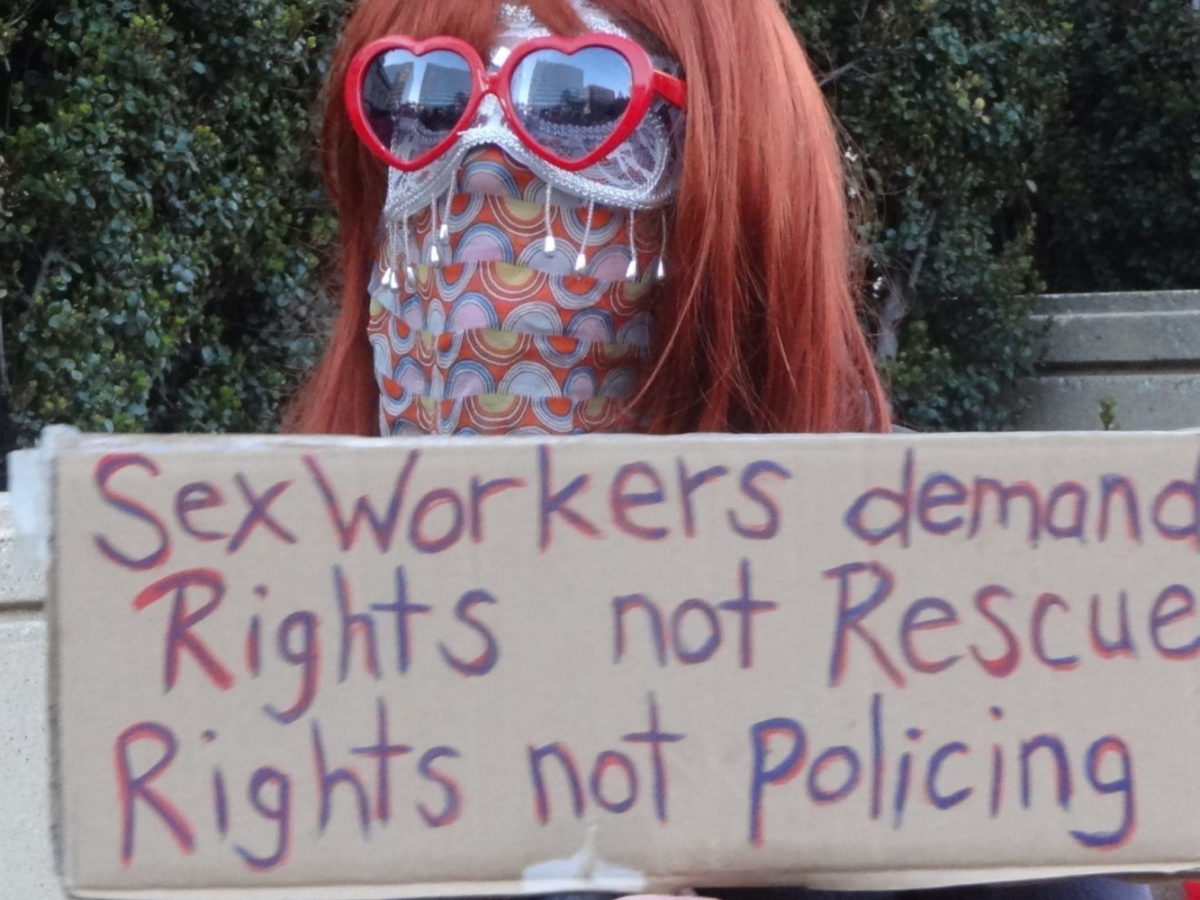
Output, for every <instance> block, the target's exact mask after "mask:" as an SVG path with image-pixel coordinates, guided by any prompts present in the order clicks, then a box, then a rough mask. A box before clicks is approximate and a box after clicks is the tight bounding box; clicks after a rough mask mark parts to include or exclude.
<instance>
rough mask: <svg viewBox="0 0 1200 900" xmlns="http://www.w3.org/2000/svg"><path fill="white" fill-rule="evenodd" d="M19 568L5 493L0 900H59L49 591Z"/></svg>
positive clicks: (0, 542) (1, 518) (0, 596)
mask: <svg viewBox="0 0 1200 900" xmlns="http://www.w3.org/2000/svg"><path fill="white" fill-rule="evenodd" d="M22 562H24V561H23V560H22V559H20V558H19V557H18V555H17V553H16V548H15V547H14V544H13V531H12V520H11V516H10V512H9V505H8V497H7V495H6V494H0V808H3V810H4V814H3V815H2V816H0V898H4V900H9V898H11V900H18V898H19V900H61V898H62V897H63V896H64V894H63V892H62V890H61V889H60V888H59V886H58V880H57V878H56V876H55V874H54V863H53V854H52V850H51V840H50V764H49V756H50V748H49V741H48V739H47V728H46V708H47V705H48V701H47V686H46V622H45V618H44V615H43V609H42V605H43V598H44V597H45V593H46V589H45V583H44V580H43V578H42V577H41V576H40V574H38V573H34V572H32V571H30V567H29V566H28V565H22Z"/></svg>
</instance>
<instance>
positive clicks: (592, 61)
mask: <svg viewBox="0 0 1200 900" xmlns="http://www.w3.org/2000/svg"><path fill="white" fill-rule="evenodd" d="M632 89H633V70H632V69H631V68H630V66H629V63H628V61H626V59H625V57H624V56H622V55H621V54H620V53H618V52H617V51H615V50H610V49H608V48H607V47H587V48H585V49H583V50H580V51H578V52H576V53H573V54H571V55H567V54H566V53H560V52H558V51H557V50H538V51H536V52H534V53H531V54H529V56H527V57H525V59H523V60H521V63H520V65H518V66H517V68H516V70H515V71H514V72H513V79H512V99H513V106H514V107H515V109H516V114H517V115H518V116H519V117H520V119H521V124H522V125H524V126H525V128H526V129H527V130H528V131H529V133H530V135H531V136H532V137H533V139H534V140H536V141H537V142H538V143H539V144H541V145H542V146H543V147H545V148H546V149H547V150H549V151H550V152H551V153H554V154H556V155H558V156H561V157H562V158H563V159H568V160H572V161H574V160H580V159H583V158H584V157H585V156H587V155H588V154H590V153H592V152H594V151H595V150H596V148H597V147H599V146H600V145H601V144H603V143H604V142H605V141H606V140H608V138H610V137H611V136H612V134H613V132H614V131H615V130H616V128H617V125H618V123H619V122H620V121H621V119H622V118H623V117H624V115H625V111H626V110H627V109H628V108H629V101H630V95H631V93H632Z"/></svg>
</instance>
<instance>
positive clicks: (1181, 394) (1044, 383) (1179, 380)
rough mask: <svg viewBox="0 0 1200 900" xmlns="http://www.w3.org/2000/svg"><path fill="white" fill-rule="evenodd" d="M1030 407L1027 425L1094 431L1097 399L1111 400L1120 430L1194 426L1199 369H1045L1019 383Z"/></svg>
mask: <svg viewBox="0 0 1200 900" xmlns="http://www.w3.org/2000/svg"><path fill="white" fill-rule="evenodd" d="M1020 390H1021V393H1022V394H1023V396H1025V397H1026V398H1028V399H1029V401H1030V407H1029V409H1028V411H1027V412H1026V413H1025V415H1023V416H1022V417H1021V420H1020V423H1019V427H1020V428H1021V429H1022V430H1027V431H1099V430H1101V429H1102V428H1103V424H1102V422H1101V419H1100V411H1101V404H1102V403H1103V402H1106V401H1110V400H1111V401H1113V402H1114V403H1115V406H1114V407H1113V410H1112V413H1113V415H1114V416H1115V417H1116V422H1115V427H1116V428H1119V429H1121V430H1122V431H1173V430H1176V429H1181V428H1196V427H1200V373H1197V374H1176V375H1155V374H1137V373H1133V374H1128V375H1114V374H1108V375H1046V376H1043V377H1041V378H1031V379H1028V380H1027V381H1025V382H1023V383H1022V385H1021V387H1020Z"/></svg>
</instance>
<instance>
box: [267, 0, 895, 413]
mask: <svg viewBox="0 0 1200 900" xmlns="http://www.w3.org/2000/svg"><path fill="white" fill-rule="evenodd" d="M501 2H502V0H436V2H430V0H363V2H362V3H361V4H360V5H359V7H358V9H357V10H356V11H355V12H354V14H353V16H352V17H351V19H350V21H349V23H348V25H347V27H346V29H345V32H344V34H343V36H342V39H341V43H340V45H339V47H338V49H337V52H336V54H335V57H334V60H333V65H332V67H331V70H330V79H329V89H328V91H327V98H326V106H325V119H324V140H323V146H322V152H323V166H324V173H325V180H326V185H327V187H328V190H329V192H330V195H331V197H332V199H333V201H334V203H335V204H336V207H337V210H338V216H339V219H340V223H341V247H342V251H341V252H342V255H341V276H342V277H341V283H340V287H339V289H340V292H341V296H342V308H341V313H340V316H339V318H338V320H337V323H336V325H335V327H334V332H333V339H332V341H331V344H330V347H329V350H328V352H327V354H326V356H325V359H324V360H323V361H322V363H321V365H320V367H319V368H318V370H317V372H316V374H315V375H314V376H313V378H312V380H311V381H310V382H309V384H308V385H307V387H306V388H305V389H304V390H303V391H302V392H301V395H300V397H299V398H298V400H297V402H296V404H295V406H294V407H293V409H292V414H291V422H290V427H291V428H292V429H293V430H296V431H303V432H310V433H338V434H363V435H369V434H376V433H378V427H379V426H378V417H377V406H378V400H379V394H378V388H377V386H376V383H375V378H374V372H373V363H372V355H371V351H370V347H369V344H368V343H367V324H368V314H369V310H368V303H367V290H368V278H369V274H370V270H371V268H372V265H373V263H374V260H375V256H376V253H377V245H376V239H377V227H378V216H379V212H380V210H381V209H382V207H383V201H384V196H385V193H386V172H385V171H384V166H383V165H382V164H381V163H379V162H378V161H377V160H376V159H375V158H374V157H373V156H371V155H370V153H369V152H368V151H367V150H366V149H365V148H364V147H363V146H362V144H361V143H360V142H359V140H358V138H357V137H356V136H355V134H354V132H353V131H352V129H351V127H350V124H349V121H348V119H347V117H346V111H345V108H344V105H343V102H342V98H341V91H340V85H341V82H342V79H343V77H344V75H345V73H346V70H347V68H348V66H349V63H350V60H351V59H352V57H353V56H354V54H355V53H356V52H357V51H358V50H359V49H360V48H361V47H363V46H364V45H365V44H366V43H368V42H369V41H371V40H372V39H374V38H377V37H380V36H381V35H385V34H397V33H399V34H407V35H411V36H413V37H416V38H426V37H431V36H434V35H439V34H452V35H457V36H459V37H461V38H463V39H465V40H466V41H468V42H469V43H471V44H472V45H473V46H475V47H476V48H477V49H478V50H479V51H480V53H481V54H483V55H484V56H485V58H486V54H487V52H488V50H489V48H490V47H491V46H492V45H493V43H494V39H495V37H496V33H497V24H498V21H499V8H500V4H501ZM593 2H594V3H595V5H596V6H598V7H601V8H603V9H605V10H606V11H608V12H609V13H610V14H611V15H613V16H614V17H616V18H618V19H626V20H631V21H633V22H636V23H638V24H640V25H641V26H643V27H644V28H645V29H647V30H648V31H649V32H651V33H652V34H655V35H658V36H659V39H660V40H661V41H662V43H663V44H664V46H665V47H666V49H667V50H668V52H669V53H670V54H671V55H672V56H673V57H674V58H675V59H677V60H678V61H679V62H680V63H681V64H682V66H683V70H684V77H685V79H686V81H687V87H688V114H687V137H686V144H685V148H684V163H683V181H682V185H681V188H680V192H679V197H678V200H677V201H676V205H675V210H674V215H673V217H672V219H673V226H672V229H671V234H670V235H669V236H668V240H667V248H668V249H667V259H668V262H669V263H670V266H671V269H670V271H671V276H670V278H669V279H668V281H667V283H666V284H665V285H664V286H663V287H662V288H661V290H660V296H659V297H658V298H657V299H656V304H657V305H656V310H657V312H656V319H655V321H656V323H657V324H658V328H657V334H656V336H655V342H656V346H655V347H654V350H653V353H652V356H651V358H652V360H653V364H652V365H651V367H650V370H649V372H648V373H647V380H646V382H645V385H644V389H643V390H642V392H641V394H640V395H639V398H638V400H637V401H636V402H637V403H638V404H639V405H640V410H641V412H642V413H643V415H644V416H645V421H647V422H648V423H650V427H649V430H650V431H652V432H654V433H661V434H674V433H683V432H690V431H734V432H831V431H886V430H888V429H890V427H891V412H890V409H889V406H888V402H887V397H886V394H885V392H884V389H883V387H882V385H881V383H880V381H879V378H878V376H877V374H876V372H875V369H874V366H873V363H872V358H871V353H870V350H869V348H868V346H867V342H866V339H865V338H864V336H863V333H862V331H861V328H860V325H859V322H858V316H857V311H856V308H855V300H854V296H855V290H854V284H855V268H854V264H853V259H854V241H853V237H852V232H851V229H850V225H849V219H848V214H847V208H846V200H845V184H844V177H843V169H842V161H841V155H840V151H839V147H838V141H837V136H836V130H835V126H834V124H833V120H832V117H831V115H830V113H829V110H828V107H827V106H826V103H825V99H824V97H823V96H822V94H821V91H820V88H819V87H818V85H817V83H816V79H815V78H814V77H813V74H812V71H811V69H810V68H809V65H808V61H807V58H806V56H805V54H804V51H803V50H802V49H801V47H800V45H799V44H798V42H797V41H796V38H795V35H794V34H793V33H792V31H791V28H790V26H789V25H788V22H787V20H786V18H785V17H784V15H783V13H782V11H781V10H780V8H779V6H778V4H777V2H776V0H687V2H682V0H593ZM525 3H526V5H527V6H529V7H530V8H532V9H533V11H534V12H535V13H536V14H537V16H538V18H539V19H540V20H541V21H542V22H544V23H545V24H546V26H547V27H548V28H549V29H551V30H552V31H554V32H556V33H559V34H565V35H573V34H578V33H580V32H582V31H584V30H585V29H584V25H583V23H582V22H581V21H580V20H579V18H578V16H577V15H576V14H575V12H574V10H573V9H572V7H571V4H570V2H569V0H525Z"/></svg>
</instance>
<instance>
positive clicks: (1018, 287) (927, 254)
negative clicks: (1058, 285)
mask: <svg viewBox="0 0 1200 900" xmlns="http://www.w3.org/2000/svg"><path fill="white" fill-rule="evenodd" d="M1040 5H1041V4H1040V3H1039V2H1038V0H1031V2H1024V0H971V2H963V0H914V2H909V3H886V2H874V0H853V2H850V0H793V2H792V3H791V14H792V18H793V20H794V21H795V23H796V25H797V26H798V29H799V31H800V33H801V34H803V35H805V36H806V38H807V42H808V45H809V49H810V52H811V54H812V56H813V58H814V64H815V65H816V66H817V68H818V69H819V71H820V72H821V73H823V79H824V81H825V83H826V89H827V91H828V93H829V96H830V98H831V99H832V101H833V105H834V108H835V110H836V112H837V114H838V117H839V118H840V120H841V121H842V123H843V125H844V126H845V129H846V131H847V132H848V137H849V146H850V147H851V148H852V150H851V151H850V157H851V159H852V161H855V162H857V165H858V168H859V170H860V180H861V181H862V183H863V184H865V187H866V191H867V196H868V197H869V198H870V200H871V203H872V205H871V207H870V208H869V209H868V210H867V214H866V216H865V217H864V225H863V228H862V231H863V234H864V237H865V239H866V242H867V243H868V245H869V247H870V253H871V273H872V274H871V278H872V281H873V282H874V284H873V288H874V290H875V292H876V296H877V300H878V303H879V309H880V321H879V330H880V331H881V340H882V344H881V351H882V356H883V357H884V358H885V360H886V363H885V366H886V371H887V372H888V374H889V376H890V381H891V384H892V390H893V394H894V396H895V399H896V402H897V407H898V410H899V412H900V415H901V417H902V419H903V420H904V421H906V422H907V423H908V424H911V425H914V426H917V427H919V428H931V427H932V428H956V429H963V430H975V429H990V428H1000V427H1003V426H1004V425H1005V424H1006V423H1007V422H1008V421H1009V416H1010V415H1011V412H1012V400H1011V397H1010V396H1008V394H1009V392H1008V391H1007V389H1008V388H1009V387H1010V386H1011V384H1012V383H1013V381H1014V380H1015V379H1016V378H1017V377H1019V376H1021V375H1024V374H1027V373H1029V372H1030V371H1031V369H1032V366H1033V364H1034V355H1033V351H1032V349H1031V347H1032V346H1033V344H1034V337H1035V335H1034V334H1033V332H1032V329H1031V326H1030V325H1029V324H1028V319H1027V315H1026V313H1027V311H1028V300H1027V299H1025V298H1027V297H1028V296H1029V294H1031V293H1032V292H1034V291H1036V290H1037V289H1038V287H1039V286H1040V283H1039V280H1038V278H1037V274H1036V272H1035V270H1034V267H1033V261H1032V251H1033V222H1034V218H1033V210H1032V202H1031V201H1032V197H1033V192H1034V191H1035V190H1036V181H1035V179H1036V177H1037V175H1038V173H1039V166H1040V162H1041V149H1042V147H1043V144H1044V141H1045V135H1046V127H1047V121H1048V118H1049V111H1050V110H1051V109H1053V108H1054V107H1055V106H1056V104H1057V103H1058V98H1059V96H1060V95H1061V92H1062V90H1063V89H1064V87H1065V83H1064V76H1063V74H1062V73H1061V71H1060V67H1059V65H1058V63H1057V60H1058V58H1059V54H1060V53H1061V47H1062V42H1063V39H1064V37H1065V33H1064V31H1063V29H1062V28H1061V26H1059V25H1058V24H1057V23H1056V22H1054V21H1053V20H1048V19H1046V17H1044V16H1039V15H1037V12H1036V11H1037V9H1038V7H1039V6H1040Z"/></svg>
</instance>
